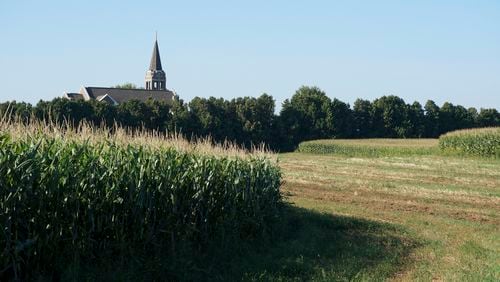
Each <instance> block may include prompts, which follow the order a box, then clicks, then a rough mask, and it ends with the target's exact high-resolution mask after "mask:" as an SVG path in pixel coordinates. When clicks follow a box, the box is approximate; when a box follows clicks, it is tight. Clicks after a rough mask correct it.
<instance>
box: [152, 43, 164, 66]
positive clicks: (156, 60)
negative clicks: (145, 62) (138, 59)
mask: <svg viewBox="0 0 500 282" xmlns="http://www.w3.org/2000/svg"><path fill="white" fill-rule="evenodd" d="M149 70H162V69H161V59H160V50H159V49H158V41H157V40H155V47H154V48H153V55H151V63H149Z"/></svg>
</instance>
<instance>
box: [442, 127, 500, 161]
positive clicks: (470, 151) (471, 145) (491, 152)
mask: <svg viewBox="0 0 500 282" xmlns="http://www.w3.org/2000/svg"><path fill="white" fill-rule="evenodd" d="M439 147H440V149H441V150H442V151H444V152H458V153H461V154H466V155H473V156H482V157H493V158H500V127H491V128H479V129H465V130H457V131H453V132H449V133H446V134H444V135H441V137H439Z"/></svg>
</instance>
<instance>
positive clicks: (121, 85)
mask: <svg viewBox="0 0 500 282" xmlns="http://www.w3.org/2000/svg"><path fill="white" fill-rule="evenodd" d="M114 88H122V89H144V88H143V87H137V85H135V84H133V83H130V82H126V83H124V84H118V85H115V86H114Z"/></svg>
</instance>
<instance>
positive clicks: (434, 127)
mask: <svg viewBox="0 0 500 282" xmlns="http://www.w3.org/2000/svg"><path fill="white" fill-rule="evenodd" d="M424 110H425V134H424V136H425V137H430V138H435V137H438V136H439V134H440V131H439V128H440V114H439V113H440V109H439V107H438V105H436V103H434V101H432V100H428V101H427V102H426V103H425V106H424Z"/></svg>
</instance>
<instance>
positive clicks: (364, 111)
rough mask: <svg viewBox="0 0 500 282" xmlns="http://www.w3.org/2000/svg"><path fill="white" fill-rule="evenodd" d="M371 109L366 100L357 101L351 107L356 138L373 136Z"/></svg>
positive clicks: (370, 104)
mask: <svg viewBox="0 0 500 282" xmlns="http://www.w3.org/2000/svg"><path fill="white" fill-rule="evenodd" d="M372 113H373V108H372V103H371V102H370V101H368V100H363V99H357V100H356V101H355V102H354V106H353V118H354V132H353V135H354V136H355V137H357V138H366V137H371V136H374V132H373V121H372V119H373V117H372Z"/></svg>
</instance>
